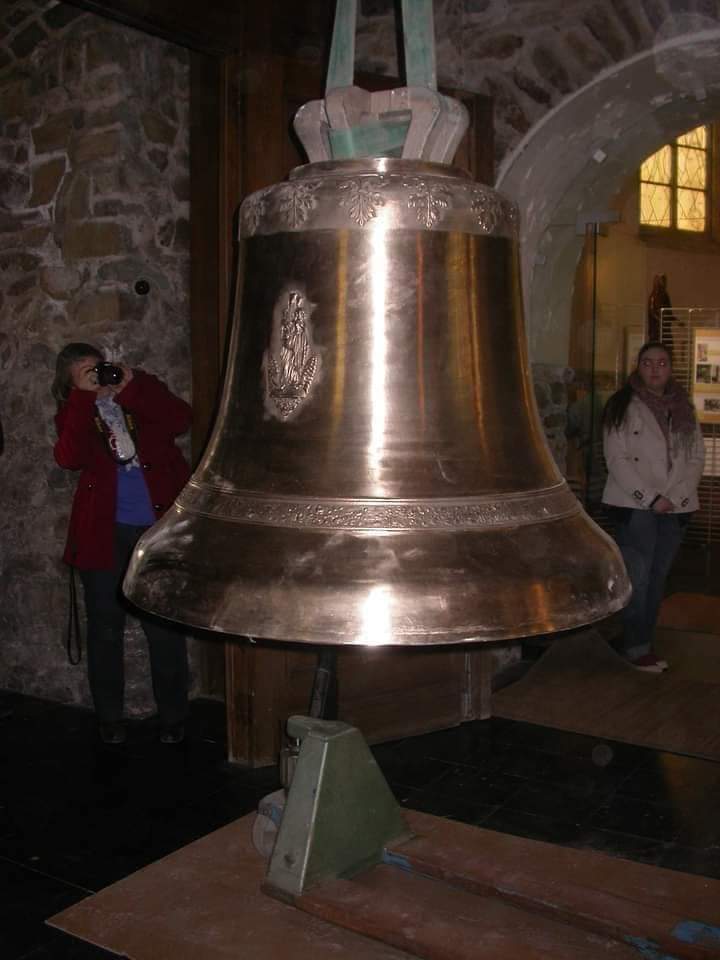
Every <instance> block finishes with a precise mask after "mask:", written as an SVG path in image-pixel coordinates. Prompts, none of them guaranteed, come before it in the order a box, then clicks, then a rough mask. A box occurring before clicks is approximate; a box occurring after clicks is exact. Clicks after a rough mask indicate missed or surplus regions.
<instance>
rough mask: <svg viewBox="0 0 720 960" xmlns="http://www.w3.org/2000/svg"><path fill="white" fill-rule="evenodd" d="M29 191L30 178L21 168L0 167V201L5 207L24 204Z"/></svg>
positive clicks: (16, 206) (10, 207)
mask: <svg viewBox="0 0 720 960" xmlns="http://www.w3.org/2000/svg"><path fill="white" fill-rule="evenodd" d="M29 191H30V178H29V177H28V175H27V174H26V173H24V172H23V171H22V170H17V169H15V168H13V167H6V168H5V169H4V170H3V169H0V203H2V205H3V206H4V207H6V208H7V209H13V208H14V209H20V208H23V207H25V206H26V204H27V196H28V193H29Z"/></svg>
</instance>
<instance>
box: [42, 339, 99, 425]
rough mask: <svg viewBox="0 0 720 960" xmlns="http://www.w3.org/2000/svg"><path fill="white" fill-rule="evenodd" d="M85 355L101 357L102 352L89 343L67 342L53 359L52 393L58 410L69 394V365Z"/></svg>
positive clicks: (70, 386) (70, 379) (70, 381)
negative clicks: (53, 377) (54, 359)
mask: <svg viewBox="0 0 720 960" xmlns="http://www.w3.org/2000/svg"><path fill="white" fill-rule="evenodd" d="M85 357H97V359H98V360H102V359H103V355H102V353H101V352H100V351H99V350H98V348H97V347H94V346H93V345H92V344H91V343H68V344H66V345H65V346H64V347H63V348H62V350H61V351H60V353H59V354H58V355H57V359H56V361H55V379H54V380H53V382H52V387H51V390H52V395H53V397H54V398H55V402H56V403H57V405H58V410H59V409H60V407H61V406H62V405H63V404H64V403H65V401H66V400H67V398H68V397H69V396H70V391H71V390H72V386H73V383H72V375H71V373H70V367H71V366H72V365H73V364H74V363H75V362H76V361H77V360H83V359H84V358H85Z"/></svg>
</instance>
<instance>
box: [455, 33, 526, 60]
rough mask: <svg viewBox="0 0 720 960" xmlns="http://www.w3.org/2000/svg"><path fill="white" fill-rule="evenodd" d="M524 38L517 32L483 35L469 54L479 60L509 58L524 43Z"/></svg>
mask: <svg viewBox="0 0 720 960" xmlns="http://www.w3.org/2000/svg"><path fill="white" fill-rule="evenodd" d="M523 42H524V41H523V38H522V37H521V36H518V35H517V34H515V33H501V34H497V35H496V36H494V37H487V38H486V37H484V36H483V37H481V38H480V40H479V42H478V43H476V44H473V45H472V46H471V47H470V49H469V50H468V55H469V56H471V57H473V58H476V59H478V60H507V59H508V58H509V57H512V56H513V54H515V53H517V51H518V50H519V49H520V48H521V47H522V45H523Z"/></svg>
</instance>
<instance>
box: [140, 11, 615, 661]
mask: <svg viewBox="0 0 720 960" xmlns="http://www.w3.org/2000/svg"><path fill="white" fill-rule="evenodd" d="M356 6H357V5H356V0H338V5H337V15H336V19H335V27H334V32H333V43H332V49H331V55H330V66H329V69H328V83H327V90H326V95H325V98H324V100H316V101H312V102H311V103H308V104H305V105H304V106H303V107H301V108H300V110H299V111H298V113H297V115H296V118H295V127H296V130H297V132H298V134H299V136H300V138H301V140H302V142H303V145H304V146H305V149H306V151H307V154H308V157H309V159H310V161H311V162H310V163H309V164H308V165H306V166H304V167H299V168H298V169H296V170H295V171H293V173H292V174H291V175H290V178H289V181H288V182H287V183H282V184H278V185H276V186H273V187H269V188H268V189H265V190H261V191H259V192H258V193H255V194H253V195H252V196H250V197H248V198H247V199H246V200H245V202H244V203H243V205H242V208H241V211H240V269H239V282H238V298H237V303H236V307H235V310H236V312H235V318H234V326H233V330H232V338H231V343H230V354H229V363H228V369H227V374H226V378H225V385H224V392H223V398H222V404H221V408H220V413H219V415H218V419H217V422H216V424H215V428H214V431H213V434H212V437H211V439H210V443H209V445H208V448H207V450H206V452H205V455H204V457H203V459H202V462H201V464H200V466H199V467H198V469H197V470H196V471H195V474H194V475H193V477H192V479H191V480H190V482H189V483H188V484H187V486H186V487H185V489H184V490H183V491H182V492H181V494H180V496H179V497H178V498H177V501H176V503H175V505H174V507H173V508H172V509H171V510H170V511H169V513H167V514H166V515H165V516H164V517H163V518H162V520H160V522H159V523H157V524H156V525H155V526H154V527H152V528H151V529H150V530H149V531H148V532H147V533H146V534H145V535H144V537H143V538H142V539H141V541H140V543H139V544H138V547H137V549H136V551H135V554H134V556H133V560H132V563H131V565H130V569H129V571H128V574H127V577H126V580H125V591H126V593H127V594H128V596H129V597H130V599H131V600H133V601H134V602H135V603H136V604H137V605H138V606H139V607H142V608H144V609H145V610H149V611H151V612H152V613H156V614H159V615H160V616H163V617H167V618H168V619H171V620H176V621H178V622H180V623H183V624H188V625H189V626H192V627H204V628H206V629H210V630H217V631H220V632H223V633H230V634H238V635H249V636H255V637H265V638H271V639H276V640H297V641H305V642H309V643H331V644H372V645H376V644H441V643H457V642H461V641H472V640H500V639H504V638H508V637H519V636H530V635H532V634H538V633H548V632H551V631H554V630H563V629H566V628H569V627H574V626H578V625H580V624H586V623H590V622H591V621H593V620H597V619H599V618H601V617H605V616H607V615H608V614H610V613H612V612H614V611H615V610H618V609H619V608H620V607H622V606H623V604H624V603H625V602H626V601H627V598H628V595H629V590H630V588H629V584H628V580H627V577H626V574H625V569H624V566H623V563H622V560H621V558H620V554H619V552H618V550H617V548H616V547H615V546H614V544H613V542H612V541H611V540H610V538H609V537H607V536H606V535H605V534H604V533H603V532H602V531H601V530H600V529H599V528H598V527H597V526H596V525H595V524H594V523H593V522H592V521H591V520H590V519H589V518H588V517H587V516H586V514H585V513H584V512H583V509H582V507H581V506H580V504H579V503H578V501H577V500H576V498H575V497H574V496H573V494H572V493H571V492H570V490H569V489H568V487H567V485H566V483H565V482H564V480H563V479H562V477H561V475H560V473H559V471H558V469H557V467H556V466H555V463H554V461H553V459H552V457H551V455H550V452H549V450H548V448H547V445H546V442H545V438H544V436H543V433H542V429H541V427H540V423H539V420H538V416H537V412H536V409H535V405H534V393H533V388H532V382H531V379H530V374H529V370H528V362H527V357H526V352H525V335H524V330H523V320H522V308H521V298H520V281H519V271H518V255H517V215H516V211H515V208H514V207H513V206H512V205H511V204H509V203H508V202H507V201H506V200H504V199H503V198H502V197H501V196H500V195H499V194H498V193H496V192H495V191H494V190H492V189H490V188H488V187H485V186H481V185H480V184H478V183H475V182H473V181H472V179H471V178H470V177H469V176H468V175H467V174H465V173H464V172H463V171H461V170H458V169H455V168H454V167H451V166H449V165H448V163H449V162H450V161H451V160H452V158H453V156H454V153H455V149H456V147H457V145H458V143H459V142H460V139H461V138H462V136H463V133H464V130H465V128H466V126H467V122H468V119H467V111H466V110H465V108H464V106H463V105H462V104H460V103H458V102H456V101H454V100H452V99H451V98H448V97H445V96H443V95H441V94H440V93H438V91H437V83H436V76H435V60H434V37H433V27H432V21H433V14H432V3H431V2H429V0H425V2H423V3H418V2H416V0H413V3H412V4H410V3H409V2H407V0H404V2H403V18H404V21H405V23H404V27H405V31H404V37H405V61H406V69H407V78H408V86H406V87H401V88H398V89H394V90H386V91H380V92H378V93H368V92H367V91H365V90H362V89H360V88H358V87H355V86H353V85H352V81H353V59H354V33H355V21H356V15H357V12H356ZM383 151H384V152H387V153H389V154H391V155H392V156H391V157H387V158H386V157H380V158H378V157H376V156H375V154H377V153H379V152H383ZM359 156H361V157H364V158H365V159H356V158H357V157H359ZM340 157H342V158H350V159H338V158H340ZM438 161H440V162H438Z"/></svg>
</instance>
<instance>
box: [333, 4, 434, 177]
mask: <svg viewBox="0 0 720 960" xmlns="http://www.w3.org/2000/svg"><path fill="white" fill-rule="evenodd" d="M402 18H403V35H404V44H405V67H406V74H407V81H406V82H407V86H408V87H414V88H417V87H422V88H426V89H429V90H432V91H436V90H437V78H436V71H435V34H434V29H433V3H432V0H403V2H402ZM356 22H357V0H337V5H336V8H335V23H334V25H333V36H332V44H331V47H330V61H329V64H328V73H327V81H326V84H325V97H326V100H327V98H328V97H332V96H333V95H334V94H335V95H340V96H345V95H346V93H347V92H351V91H352V90H357V88H353V80H354V71H355V27H356ZM367 99H368V110H369V109H370V101H371V99H372V98H371V96H370V95H369V94H368V95H367ZM406 112H407V111H406ZM396 113H397V111H395V112H393V111H392V110H391V111H388V112H387V113H386V114H385V115H381V116H380V117H379V118H378V117H375V118H371V117H370V116H367V117H362V120H361V121H360V122H358V120H359V119H360V115H359V114H358V113H356V112H355V113H354V114H353V113H352V112H349V113H348V114H347V117H346V119H345V118H344V119H345V122H346V123H347V126H343V125H342V123H340V124H338V122H337V120H335V121H333V120H331V121H330V125H329V128H328V131H327V133H328V142H329V146H330V151H331V154H332V157H333V159H334V160H346V159H349V158H352V157H393V156H397V157H399V156H402V152H403V146H404V144H405V140H406V138H407V134H408V130H409V128H410V119H408V118H405V117H403V118H402V119H398V118H397V117H396V116H395V114H396Z"/></svg>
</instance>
